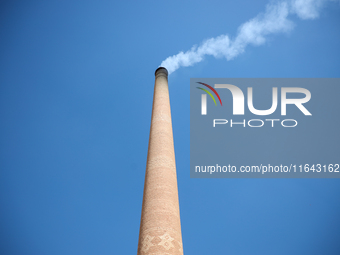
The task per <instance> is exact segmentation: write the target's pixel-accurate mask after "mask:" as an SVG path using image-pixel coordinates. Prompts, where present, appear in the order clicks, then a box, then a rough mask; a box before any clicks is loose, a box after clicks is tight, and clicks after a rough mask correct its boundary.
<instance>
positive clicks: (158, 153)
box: [137, 69, 183, 255]
mask: <svg viewBox="0 0 340 255" xmlns="http://www.w3.org/2000/svg"><path fill="white" fill-rule="evenodd" d="M155 75H156V78H155V90H154V98H153V108H152V118H151V128H150V138H149V151H148V159H147V165H146V173H145V184H144V196H143V206H142V217H141V225H140V232H139V242H138V252H137V255H156V254H157V255H158V254H162V255H183V248H182V233H181V223H180V214H179V203H178V189H177V176H176V164H175V152H174V144H173V135H172V124H171V112H170V101H169V89H168V79H167V71H166V70H165V69H157V71H156V74H155Z"/></svg>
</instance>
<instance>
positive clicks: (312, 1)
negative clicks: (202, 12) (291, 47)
mask: <svg viewBox="0 0 340 255" xmlns="http://www.w3.org/2000/svg"><path fill="white" fill-rule="evenodd" d="M326 1H327V0H291V1H281V2H276V3H271V4H268V5H267V6H266V11H265V12H264V13H261V14H259V15H257V16H256V17H255V18H253V19H251V20H249V21H247V22H245V23H243V24H242V25H241V26H240V27H239V28H238V33H237V35H236V37H235V38H234V39H231V38H230V37H229V36H228V35H226V34H225V35H220V36H218V37H215V38H210V39H208V40H206V41H204V42H203V43H202V44H201V45H200V46H193V47H192V48H191V49H190V50H188V51H187V52H182V51H181V52H179V53H178V54H177V55H173V56H170V57H168V58H167V59H165V60H164V61H163V62H162V63H161V66H163V67H165V68H166V69H167V70H168V72H169V74H171V73H172V72H174V71H176V70H177V69H178V68H180V67H182V66H192V65H194V64H195V63H198V62H201V61H202V60H203V59H204V56H205V55H211V56H214V57H215V58H222V57H225V58H226V59H227V60H231V59H233V58H235V57H236V56H238V55H239V54H241V53H243V52H244V51H245V48H246V47H247V45H249V44H251V45H255V46H259V45H262V44H264V43H265V42H266V36H268V35H270V34H276V33H287V32H289V31H291V30H292V29H293V28H294V23H293V22H292V21H291V20H289V19H288V16H289V15H292V14H295V15H297V16H298V17H299V18H301V19H304V20H305V19H315V18H318V16H319V12H320V10H321V8H322V7H323V5H324V3H325V2H326Z"/></svg>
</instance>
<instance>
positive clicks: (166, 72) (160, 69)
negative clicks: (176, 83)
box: [155, 66, 168, 76]
mask: <svg viewBox="0 0 340 255" xmlns="http://www.w3.org/2000/svg"><path fill="white" fill-rule="evenodd" d="M158 72H162V73H164V74H165V75H166V76H168V70H166V68H165V67H162V66H160V67H158V68H157V69H156V71H155V76H157V73H158Z"/></svg>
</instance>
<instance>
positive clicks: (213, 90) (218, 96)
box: [196, 82, 222, 106]
mask: <svg viewBox="0 0 340 255" xmlns="http://www.w3.org/2000/svg"><path fill="white" fill-rule="evenodd" d="M197 83H199V84H201V85H204V86H206V87H207V88H209V89H211V91H212V92H214V93H215V95H216V96H217V98H218V100H219V101H220V104H221V106H222V101H221V98H220V95H219V94H218V93H217V91H216V90H215V89H214V88H213V87H211V86H210V85H208V84H206V83H203V82H197ZM196 88H198V89H201V90H203V91H204V92H206V93H207V94H208V95H209V96H210V97H211V98H212V99H213V100H214V103H215V105H217V103H216V100H215V98H214V96H213V95H212V94H211V92H210V91H209V90H207V89H204V88H200V87H196Z"/></svg>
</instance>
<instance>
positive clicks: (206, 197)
mask: <svg viewBox="0 0 340 255" xmlns="http://www.w3.org/2000/svg"><path fill="white" fill-rule="evenodd" d="M267 4H268V1H245V0H240V1H213V0H212V1H209V2H208V1H171V2H164V1H140V2H137V1H135V2H133V1H2V3H1V4H0V12H1V15H0V38H1V40H0V104H1V105H0V117H1V122H0V131H1V132H0V134H1V135H0V139H1V140H0V150H1V153H0V155H1V156H0V157H1V158H0V169H1V171H0V174H1V177H0V201H1V207H0V215H1V217H0V229H1V230H0V234H1V238H0V251H1V254H6V255H7V254H8V255H12V254H25V255H29V254H34V255H39V254H43V255H46V254H49V255H50V254H51V255H54V254H65V255H67V254H84V255H85V254H89V255H90V254H117V255H118V254H119V255H120V254H136V251H137V244H138V233H139V224H140V214H141V206H142V195H143V194H142V192H143V185H144V174H145V165H146V156H147V146H148V139H149V128H150V119H151V107H152V98H153V86H154V71H155V69H156V68H157V67H158V66H159V65H160V63H161V62H162V61H163V60H165V59H166V58H167V57H169V56H172V55H175V54H177V53H178V52H180V51H183V52H186V51H187V50H190V49H191V47H192V46H193V45H200V43H201V42H203V41H204V40H206V39H208V38H214V37H217V36H219V35H222V34H228V35H229V36H230V37H231V38H235V36H236V35H237V33H238V28H239V26H240V25H241V24H243V23H244V22H247V21H249V20H250V19H252V18H254V17H256V16H257V15H258V14H259V13H261V12H264V11H265V10H266V5H267ZM339 13H340V6H339V2H337V1H328V2H326V3H325V4H324V6H323V7H322V8H321V9H320V12H319V17H317V18H315V19H308V20H302V19H300V18H299V17H298V16H297V15H294V14H292V15H290V16H289V20H291V21H292V22H294V28H293V29H291V30H290V31H289V32H287V33H277V34H272V35H268V36H267V37H266V42H265V43H264V44H262V45H260V46H253V45H248V46H247V47H246V48H245V51H244V52H243V53H242V54H239V55H238V56H237V57H235V58H234V59H232V60H230V61H227V60H226V59H225V58H217V59H215V58H214V57H213V56H205V58H204V61H202V62H199V63H197V64H195V65H193V66H189V67H182V68H180V69H178V70H176V71H175V72H173V73H172V74H171V75H170V77H169V89H170V100H171V110H172V118H173V130H174V143H175V153H176V164H177V172H178V185H179V200H180V210H181V221H182V234H183V246H184V253H185V254H194V255H200V254H203V255H205V254H235V255H236V254H237V255H240V254H340V243H339V238H340V231H339V229H340V220H339V215H340V200H339V194H340V185H339V184H340V183H339V180H337V179H269V180H267V179H256V180H254V179H190V171H189V163H190V161H189V160H190V145H189V140H190V139H189V135H190V126H189V111H190V109H189V84H190V78H194V77H196V78H197V77H237V78H242V77H283V78H285V77H339V70H340V69H339V66H340V57H339V56H340V48H339V45H340V26H339V25H340V15H339ZM325 137H327V134H326V135H325ZM327 139H329V137H327ZM311 145H312V141H311V144H306V147H307V148H308V146H311ZM326 149H327V148H326ZM336 149H339V148H338V147H337V148H336Z"/></svg>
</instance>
